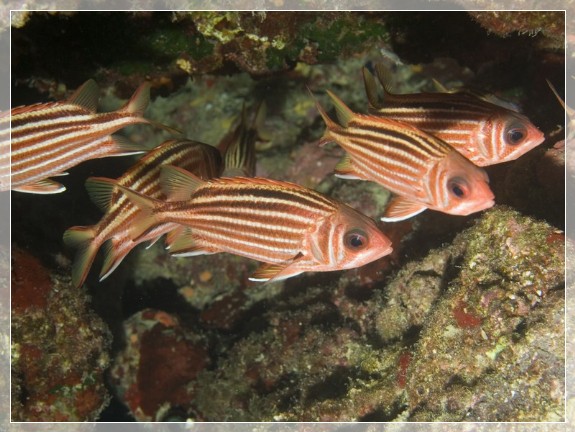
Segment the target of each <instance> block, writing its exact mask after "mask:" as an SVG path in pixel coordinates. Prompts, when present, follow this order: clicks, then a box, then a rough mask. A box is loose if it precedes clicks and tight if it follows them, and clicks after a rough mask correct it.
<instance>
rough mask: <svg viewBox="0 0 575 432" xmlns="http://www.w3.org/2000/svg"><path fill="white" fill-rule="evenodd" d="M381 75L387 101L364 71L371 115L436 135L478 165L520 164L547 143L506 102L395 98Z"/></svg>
mask: <svg viewBox="0 0 575 432" xmlns="http://www.w3.org/2000/svg"><path fill="white" fill-rule="evenodd" d="M376 75H377V77H378V80H379V82H380V83H381V84H382V87H383V101H380V99H379V98H378V91H377V87H376V83H375V80H374V78H373V76H372V75H371V73H370V72H369V71H368V70H367V69H366V68H364V69H363V76H364V84H365V89H366V93H367V96H368V100H369V105H368V112H369V113H370V114H372V115H376V116H380V117H384V118H387V119H391V120H396V121H399V122H402V123H407V124H410V125H413V126H415V127H417V128H418V129H421V130H423V131H425V132H427V133H429V134H432V135H434V136H436V137H437V138H439V139H441V140H443V141H445V142H447V143H448V144H449V145H451V146H452V147H453V148H455V149H456V150H457V151H458V152H459V153H461V154H462V155H463V156H465V157H466V158H467V159H469V160H470V161H472V162H473V163H474V164H476V165H478V166H487V165H493V164H498V163H502V162H508V161H512V160H515V159H517V158H518V157H520V156H521V155H523V154H525V153H526V152H528V151H529V150H531V149H532V148H534V147H536V146H537V145H539V144H541V143H542V142H543V141H544V139H545V136H544V135H543V133H542V132H541V131H540V130H539V129H537V127H535V126H534V125H533V124H532V123H531V121H530V120H529V119H528V118H527V117H526V116H524V115H523V114H520V113H519V112H517V111H514V110H511V109H508V108H506V107H504V106H502V104H501V103H491V102H489V101H487V100H486V98H484V97H483V98H482V97H477V96H476V95H474V94H472V93H471V92H466V91H458V92H437V93H415V94H394V93H392V92H391V91H390V90H389V88H388V86H387V84H386V80H387V79H386V75H387V73H386V71H385V70H384V69H383V67H382V65H381V64H377V65H376Z"/></svg>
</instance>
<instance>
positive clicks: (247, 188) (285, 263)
mask: <svg viewBox="0 0 575 432" xmlns="http://www.w3.org/2000/svg"><path fill="white" fill-rule="evenodd" d="M163 171H164V172H165V173H167V174H166V175H165V178H166V179H169V180H170V182H171V184H172V185H177V186H175V189H179V188H184V189H187V190H190V189H192V190H193V193H192V196H191V198H190V199H189V200H187V201H165V202H163V201H159V200H155V199H153V198H150V197H146V196H144V195H142V194H140V193H138V192H135V191H132V190H130V189H127V188H124V187H122V188H121V189H122V190H123V191H124V192H125V193H126V194H127V195H128V197H129V198H130V199H131V200H133V201H134V203H136V204H137V205H138V206H139V207H141V208H142V209H143V215H144V216H143V217H142V218H141V219H140V220H139V221H136V222H135V224H134V228H133V229H134V232H133V235H134V236H138V235H140V234H144V235H145V233H147V232H149V230H150V229H152V230H153V229H154V228H155V227H156V226H158V225H160V224H163V223H166V222H170V223H179V224H182V225H185V226H187V227H188V228H189V229H188V230H187V231H186V236H187V237H188V238H184V239H183V240H182V241H183V242H184V244H185V250H186V255H200V254H212V253H218V252H228V253H232V254H235V255H239V256H243V257H247V258H251V259H254V260H258V261H262V262H264V263H265V264H264V265H262V266H261V267H260V268H259V269H258V270H257V271H256V272H255V273H254V274H253V275H252V276H251V278H250V279H251V280H255V281H277V280H281V279H286V278H289V277H292V276H295V275H298V274H300V273H302V272H306V271H332V270H343V269H349V268H354V267H359V266H361V265H364V264H367V263H369V262H371V261H373V260H376V259H378V258H380V257H382V256H385V255H387V254H389V253H390V252H391V242H390V240H389V239H388V238H387V237H386V236H385V235H384V234H383V233H382V232H381V231H380V230H379V229H378V228H377V226H376V225H375V223H374V222H373V220H371V219H370V218H368V217H367V216H364V215H362V214H361V213H359V212H357V211H356V210H354V209H352V208H351V207H349V206H347V205H346V204H343V203H341V202H338V201H336V200H334V199H332V198H329V197H326V196H324V195H322V194H320V193H318V192H315V191H313V190H310V189H307V188H304V187H303V186H299V185H297V184H294V183H288V182H279V181H275V180H269V179H263V178H244V177H235V178H220V179H212V180H209V181H207V182H204V181H202V180H200V179H198V178H197V177H195V176H193V175H190V174H189V173H186V172H185V171H182V170H180V169H178V168H174V167H164V168H163ZM191 244H193V246H194V247H193V249H191V248H190V245H191ZM172 252H174V253H175V254H177V252H178V242H176V243H174V245H173V248H172Z"/></svg>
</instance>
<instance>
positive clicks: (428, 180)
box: [317, 91, 494, 221]
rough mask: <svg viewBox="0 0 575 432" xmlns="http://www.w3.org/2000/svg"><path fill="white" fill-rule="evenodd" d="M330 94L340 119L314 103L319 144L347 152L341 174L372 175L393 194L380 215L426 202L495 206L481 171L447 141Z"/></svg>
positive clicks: (401, 213) (411, 211)
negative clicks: (360, 110) (321, 127)
mask: <svg viewBox="0 0 575 432" xmlns="http://www.w3.org/2000/svg"><path fill="white" fill-rule="evenodd" d="M328 94H329V96H330V98H331V99H332V101H333V102H334V104H335V107H336V112H337V115H338V119H339V123H340V124H338V123H336V122H334V121H333V120H331V119H330V118H329V116H328V115H327V114H326V112H325V111H324V110H323V108H322V107H321V106H320V105H319V104H317V106H318V110H319V111H320V114H321V115H322V117H323V119H324V121H325V123H326V125H327V130H326V132H325V134H324V136H323V137H322V138H321V140H320V144H325V143H327V142H332V141H333V142H336V143H337V144H339V145H340V146H341V147H342V148H343V149H344V150H345V151H346V152H347V155H346V156H345V157H344V159H343V160H342V161H341V162H340V163H339V164H338V165H337V167H336V173H337V174H338V175H339V176H340V177H344V178H356V179H362V180H370V181H374V182H376V183H379V184H380V185H382V186H383V187H385V188H386V189H388V190H389V191H391V192H393V193H394V194H395V195H396V196H395V197H394V198H393V199H392V201H391V203H390V205H389V206H388V208H387V209H386V211H385V215H384V218H383V220H386V221H397V220H402V219H406V218H408V217H411V216H414V215H416V214H418V213H420V212H422V211H423V210H425V209H426V208H430V209H433V210H438V211H441V212H444V213H449V214H455V215H468V214H471V213H474V212H477V211H480V210H484V209H486V208H489V207H491V206H493V204H494V201H493V198H494V196H493V193H492V191H491V189H490V188H489V185H488V183H489V179H488V177H487V174H486V173H485V171H484V170H483V169H481V168H478V167H477V166H475V165H474V164H472V163H471V162H469V161H468V160H467V159H465V158H464V157H463V156H462V155H461V154H459V153H458V152H456V151H455V150H454V149H453V148H452V147H451V146H450V145H448V144H447V143H445V142H444V141H442V140H441V139H438V138H436V137H434V136H432V135H430V134H428V133H425V132H423V131H421V130H420V129H418V128H416V127H413V126H411V125H409V124H405V123H400V122H397V121H394V120H390V119H388V118H383V117H378V116H373V115H362V114H356V113H353V112H352V111H351V110H350V109H349V108H348V107H347V106H345V104H344V103H343V102H342V101H341V100H340V99H339V98H337V96H335V95H334V94H333V93H331V92H329V91H328Z"/></svg>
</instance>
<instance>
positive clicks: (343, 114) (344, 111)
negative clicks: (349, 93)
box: [327, 90, 355, 127]
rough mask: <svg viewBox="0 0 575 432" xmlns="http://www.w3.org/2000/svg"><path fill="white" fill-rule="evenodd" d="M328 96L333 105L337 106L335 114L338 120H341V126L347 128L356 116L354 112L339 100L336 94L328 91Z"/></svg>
mask: <svg viewBox="0 0 575 432" xmlns="http://www.w3.org/2000/svg"><path fill="white" fill-rule="evenodd" d="M327 94H328V96H329V97H330V99H331V100H332V102H333V105H334V106H335V112H336V114H337V119H338V120H339V122H340V124H341V125H342V126H343V127H347V126H348V124H349V122H350V121H351V120H352V119H353V117H354V115H355V114H354V112H353V111H352V110H350V109H349V108H348V107H347V105H346V104H345V103H344V102H343V101H342V100H341V99H340V98H338V97H337V96H336V95H335V94H334V93H332V92H331V91H329V90H327Z"/></svg>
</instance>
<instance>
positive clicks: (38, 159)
mask: <svg viewBox="0 0 575 432" xmlns="http://www.w3.org/2000/svg"><path fill="white" fill-rule="evenodd" d="M98 96H99V89H98V86H97V84H96V82H95V81H94V80H88V81H86V82H85V83H84V84H83V85H82V86H81V87H80V88H78V89H77V90H76V91H75V92H74V94H73V95H72V96H71V97H70V98H68V99H67V100H65V101H59V102H49V103H39V104H34V105H26V106H20V107H17V108H13V109H12V110H10V111H9V112H5V113H3V114H1V115H0V125H1V124H10V127H9V128H0V129H2V132H1V135H0V190H9V189H12V190H15V191H19V192H28V193H36V194H54V193H59V192H63V191H64V190H65V189H66V188H65V187H64V186H63V185H62V184H60V183H58V182H56V181H54V180H52V179H50V177H55V176H61V175H65V174H67V172H66V171H67V170H68V169H70V168H72V167H74V166H76V165H78V164H80V163H81V162H84V161H87V160H90V159H96V158H103V157H108V156H125V155H131V154H137V153H143V152H145V151H146V150H147V149H146V148H144V147H142V146H141V145H137V144H134V143H132V142H130V141H129V140H128V139H126V138H124V137H122V136H118V135H112V134H113V133H114V132H116V131H118V130H120V129H122V128H124V127H125V126H129V125H133V124H138V123H149V124H154V125H155V126H159V127H162V128H164V129H168V130H170V131H173V129H171V128H169V127H167V126H164V125H160V124H157V123H154V122H152V121H150V120H148V119H146V118H144V117H143V113H144V111H145V110H146V107H147V106H148V103H149V101H150V84H149V83H144V84H142V85H141V86H140V87H139V88H138V89H137V90H136V92H135V93H134V95H133V96H132V98H131V99H130V100H129V101H128V102H127V103H126V104H125V105H124V106H123V107H122V108H120V109H119V110H117V111H113V112H107V113H97V112H96V108H97V105H98Z"/></svg>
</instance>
